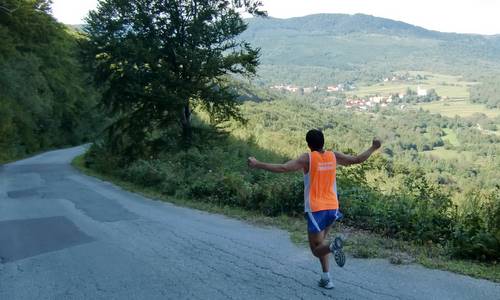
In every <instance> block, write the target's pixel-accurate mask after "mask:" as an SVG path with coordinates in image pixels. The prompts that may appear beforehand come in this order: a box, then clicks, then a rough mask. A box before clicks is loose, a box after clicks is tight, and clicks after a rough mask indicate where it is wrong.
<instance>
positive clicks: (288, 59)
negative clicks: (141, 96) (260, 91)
mask: <svg viewBox="0 0 500 300" xmlns="http://www.w3.org/2000/svg"><path fill="white" fill-rule="evenodd" d="M247 22H248V24H249V26H248V29H247V31H245V32H244V33H243V35H242V38H243V39H245V40H247V41H249V42H251V43H252V44H253V45H255V46H258V47H260V48H261V49H262V50H261V54H262V56H261V61H262V64H263V65H262V67H261V72H260V73H261V75H262V77H263V79H264V80H266V81H270V82H278V81H288V82H294V81H295V82H296V83H300V82H303V83H305V82H311V83H315V82H318V81H321V79H322V78H325V76H326V77H328V80H329V81H330V80H331V78H332V77H335V78H338V79H339V80H351V79H354V80H355V79H362V80H363V79H364V80H368V79H369V78H370V77H373V76H374V75H377V74H378V75H380V74H384V73H387V72H391V71H399V70H428V71H435V72H444V73H452V74H460V75H464V76H466V77H468V78H471V79H474V78H479V77H481V76H482V75H484V74H485V73H488V72H498V70H500V36H499V35H496V36H484V35H474V34H458V33H443V32H438V31H432V30H427V29H425V28H422V27H418V26H414V25H411V24H407V23H404V22H400V21H394V20H390V19H384V18H378V17H373V16H368V15H363V14H355V15H346V14H317V15H310V16H306V17H299V18H290V19H276V18H251V19H247ZM318 83H319V82H318Z"/></svg>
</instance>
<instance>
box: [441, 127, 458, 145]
mask: <svg viewBox="0 0 500 300" xmlns="http://www.w3.org/2000/svg"><path fill="white" fill-rule="evenodd" d="M443 131H444V133H445V134H446V135H445V136H443V138H442V139H443V141H445V142H448V143H450V144H451V145H453V146H460V142H459V141H458V138H457V134H456V133H455V132H454V131H453V130H451V129H449V128H444V129H443Z"/></svg>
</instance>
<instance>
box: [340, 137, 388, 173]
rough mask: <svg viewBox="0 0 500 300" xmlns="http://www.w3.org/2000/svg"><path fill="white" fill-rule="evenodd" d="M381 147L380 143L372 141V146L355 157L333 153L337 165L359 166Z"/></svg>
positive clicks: (375, 140)
mask: <svg viewBox="0 0 500 300" xmlns="http://www.w3.org/2000/svg"><path fill="white" fill-rule="evenodd" d="M381 145H382V143H381V142H380V141H379V140H377V139H374V140H373V142H372V146H371V147H370V148H368V149H367V150H366V151H365V152H363V153H361V154H359V155H356V156H352V155H347V154H344V153H341V152H335V157H336V159H337V164H339V165H341V166H349V165H354V164H360V163H362V162H364V161H365V160H367V159H368V158H369V157H370V156H371V155H372V154H373V152H375V151H377V149H378V148H380V146H381Z"/></svg>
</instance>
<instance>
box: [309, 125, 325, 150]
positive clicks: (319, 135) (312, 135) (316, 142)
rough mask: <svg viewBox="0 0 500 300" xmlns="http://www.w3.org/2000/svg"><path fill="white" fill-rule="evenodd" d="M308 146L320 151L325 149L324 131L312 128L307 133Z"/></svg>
mask: <svg viewBox="0 0 500 300" xmlns="http://www.w3.org/2000/svg"><path fill="white" fill-rule="evenodd" d="M306 141H307V146H309V149H311V151H320V150H323V146H324V145H325V137H324V136H323V132H321V131H320V130H318V129H311V130H309V131H308V132H307V134H306Z"/></svg>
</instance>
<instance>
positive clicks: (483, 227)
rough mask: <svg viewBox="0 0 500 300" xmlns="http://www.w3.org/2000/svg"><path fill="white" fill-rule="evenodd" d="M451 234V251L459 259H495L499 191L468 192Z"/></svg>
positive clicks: (499, 243)
mask: <svg viewBox="0 0 500 300" xmlns="http://www.w3.org/2000/svg"><path fill="white" fill-rule="evenodd" d="M465 198H466V199H467V200H466V202H465V203H464V209H463V210H462V211H461V213H460V214H459V216H458V219H457V223H456V226H455V228H454V231H453V239H452V251H453V253H454V254H455V255H456V256H459V257H472V258H475V259H481V260H485V259H498V258H499V253H500V189H498V188H497V189H495V190H493V191H490V192H481V193H477V192H474V193H472V192H470V193H467V195H466V197H465Z"/></svg>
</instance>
